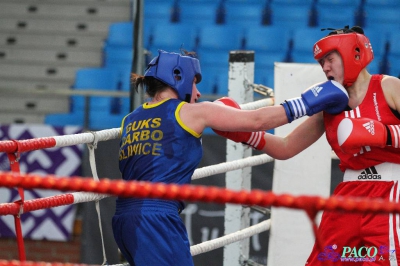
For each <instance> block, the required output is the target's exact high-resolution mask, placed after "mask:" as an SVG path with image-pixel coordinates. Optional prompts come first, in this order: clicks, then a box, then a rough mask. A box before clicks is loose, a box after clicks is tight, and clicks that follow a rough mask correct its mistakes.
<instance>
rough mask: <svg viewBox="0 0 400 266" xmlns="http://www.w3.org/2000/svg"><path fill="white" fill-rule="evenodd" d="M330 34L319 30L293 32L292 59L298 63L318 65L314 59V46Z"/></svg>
mask: <svg viewBox="0 0 400 266" xmlns="http://www.w3.org/2000/svg"><path fill="white" fill-rule="evenodd" d="M327 34H328V32H325V31H321V30H319V29H317V28H308V27H307V28H299V29H296V30H295V31H294V32H293V47H292V59H293V62H296V63H316V61H315V59H314V57H313V46H314V44H315V43H316V42H317V41H318V40H319V39H321V38H322V37H325V36H326V35H327Z"/></svg>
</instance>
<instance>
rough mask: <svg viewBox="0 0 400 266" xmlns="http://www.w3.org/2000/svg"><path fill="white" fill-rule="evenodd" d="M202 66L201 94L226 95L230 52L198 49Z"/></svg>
mask: <svg viewBox="0 0 400 266" xmlns="http://www.w3.org/2000/svg"><path fill="white" fill-rule="evenodd" d="M198 58H199V60H200V64H201V72H202V82H201V83H199V89H200V92H201V93H205V94H224V93H226V92H227V90H228V71H229V50H227V49H216V50H212V49H204V50H203V49H201V48H199V49H198Z"/></svg>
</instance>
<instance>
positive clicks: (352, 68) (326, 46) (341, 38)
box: [313, 26, 374, 88]
mask: <svg viewBox="0 0 400 266" xmlns="http://www.w3.org/2000/svg"><path fill="white" fill-rule="evenodd" d="M335 50H336V51H337V52H338V53H339V54H340V56H341V57H342V61H343V68H344V81H343V86H344V87H346V88H347V87H350V86H351V85H352V84H353V83H354V81H356V79H357V77H358V74H360V72H361V70H362V69H363V68H365V67H366V66H367V65H368V64H369V63H370V62H371V61H372V59H373V58H374V53H373V51H372V46H371V43H370V41H369V39H368V38H367V37H366V36H365V35H364V31H363V29H362V28H360V27H357V26H355V27H352V28H351V29H349V28H348V26H346V27H345V28H344V29H339V30H335V31H333V32H331V33H330V34H329V35H328V36H326V37H324V38H322V39H321V40H319V41H317V42H316V43H315V44H314V49H313V51H314V58H315V59H316V60H319V59H321V58H323V57H324V56H325V55H326V54H327V53H329V52H332V51H335Z"/></svg>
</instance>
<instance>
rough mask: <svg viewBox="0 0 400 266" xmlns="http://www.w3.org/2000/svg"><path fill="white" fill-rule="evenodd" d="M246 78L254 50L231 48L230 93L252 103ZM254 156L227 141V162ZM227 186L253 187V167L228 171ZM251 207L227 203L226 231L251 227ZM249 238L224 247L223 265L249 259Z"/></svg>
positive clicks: (249, 76)
mask: <svg viewBox="0 0 400 266" xmlns="http://www.w3.org/2000/svg"><path fill="white" fill-rule="evenodd" d="M245 80H247V81H248V82H250V83H253V81H254V51H230V53H229V81H228V96H229V97H232V98H233V99H234V100H235V101H237V102H238V103H239V104H242V103H248V102H253V90H250V89H248V87H247V88H246V87H245V85H244V84H245ZM251 155H252V149H251V148H250V147H249V146H245V145H243V144H241V143H235V142H233V141H231V140H227V143H226V161H227V162H229V161H233V160H238V159H243V158H246V157H249V156H251ZM225 182H226V188H228V189H232V190H242V189H244V190H250V189H251V167H246V168H243V169H239V170H235V171H230V172H227V173H226V174H225ZM249 216H250V209H249V208H244V207H242V206H241V205H234V204H226V205H225V220H224V221H225V222H224V228H225V232H224V234H225V235H227V234H231V233H234V232H237V231H239V230H242V229H244V228H247V227H249V226H250V217H249ZM249 243H250V239H248V238H247V239H244V240H241V241H239V242H235V243H232V244H230V245H227V246H225V247H224V259H223V261H224V264H223V265H224V266H232V265H240V264H242V263H243V261H244V260H247V259H248V258H249Z"/></svg>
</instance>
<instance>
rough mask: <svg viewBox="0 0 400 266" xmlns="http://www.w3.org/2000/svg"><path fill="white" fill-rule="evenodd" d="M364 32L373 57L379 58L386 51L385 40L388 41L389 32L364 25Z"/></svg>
mask: <svg viewBox="0 0 400 266" xmlns="http://www.w3.org/2000/svg"><path fill="white" fill-rule="evenodd" d="M363 29H364V34H365V35H366V36H367V37H368V39H369V41H370V42H371V45H372V50H373V51H374V56H375V58H381V57H382V56H383V55H384V54H385V52H386V42H388V41H389V34H388V33H387V32H386V31H384V30H377V29H376V28H372V29H371V28H370V27H364V28H363Z"/></svg>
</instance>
